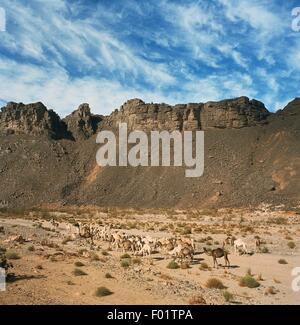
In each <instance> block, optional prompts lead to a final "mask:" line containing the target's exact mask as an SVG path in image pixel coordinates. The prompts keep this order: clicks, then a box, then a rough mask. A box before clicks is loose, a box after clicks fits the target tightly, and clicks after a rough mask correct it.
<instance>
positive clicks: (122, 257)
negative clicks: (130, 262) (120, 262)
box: [120, 253, 131, 259]
mask: <svg viewBox="0 0 300 325" xmlns="http://www.w3.org/2000/svg"><path fill="white" fill-rule="evenodd" d="M120 258H121V259H125V258H131V256H130V255H129V254H127V253H126V254H123V255H121V257H120Z"/></svg>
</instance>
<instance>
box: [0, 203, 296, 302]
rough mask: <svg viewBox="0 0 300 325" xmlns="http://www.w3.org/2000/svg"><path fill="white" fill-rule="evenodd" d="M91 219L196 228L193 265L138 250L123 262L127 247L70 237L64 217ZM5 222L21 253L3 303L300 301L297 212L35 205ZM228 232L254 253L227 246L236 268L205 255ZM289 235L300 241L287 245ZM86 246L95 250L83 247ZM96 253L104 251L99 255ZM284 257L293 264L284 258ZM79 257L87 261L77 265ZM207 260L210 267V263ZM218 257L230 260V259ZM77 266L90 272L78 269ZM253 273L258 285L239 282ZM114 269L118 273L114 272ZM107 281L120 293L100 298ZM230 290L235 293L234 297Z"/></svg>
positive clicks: (10, 248)
mask: <svg viewBox="0 0 300 325" xmlns="http://www.w3.org/2000/svg"><path fill="white" fill-rule="evenodd" d="M49 217H55V218H56V219H57V220H59V221H60V222H61V224H60V226H59V228H58V229H54V228H53V227H52V226H51V224H50V223H49V222H48V221H47V220H49ZM92 219H93V220H94V221H97V222H99V223H102V224H103V223H110V224H112V225H114V227H116V228H118V229H122V230H123V231H125V232H129V233H135V234H144V235H146V234H148V235H151V236H152V237H162V236H174V234H177V235H178V234H179V233H183V232H184V231H185V232H191V234H188V235H186V236H191V237H193V238H194V239H195V240H196V251H197V254H196V255H195V257H194V261H193V263H192V264H191V265H190V267H189V268H188V269H181V268H179V269H169V268H167V265H168V263H169V262H170V261H171V259H170V258H168V259H166V258H163V255H162V254H161V253H159V252H158V253H156V254H152V255H151V257H140V258H139V259H134V257H132V259H131V260H130V261H131V264H130V266H129V267H127V268H124V267H122V266H121V255H122V254H123V252H121V251H112V250H109V244H108V243H106V242H97V248H96V249H95V250H92V251H90V244H89V243H88V242H87V240H85V239H83V238H76V239H75V240H72V241H67V242H66V241H64V239H66V238H68V232H67V230H66V228H65V226H64V221H65V222H69V221H70V220H73V221H74V220H92ZM0 226H3V227H4V233H0V245H1V246H2V247H5V248H6V249H7V252H10V253H11V252H14V253H17V254H18V256H19V259H10V262H12V263H13V268H12V269H10V272H12V273H14V275H13V276H10V277H9V278H8V283H7V290H6V291H5V292H0V304H116V305H120V304H171V305H175V304H189V303H193V302H194V303H197V302H198V303H199V302H200V301H202V302H203V301H205V302H206V304H236V305H238V304H300V292H294V291H293V290H292V287H291V283H292V280H293V277H292V275H291V271H292V269H293V268H295V267H299V266H300V238H299V235H300V215H299V214H297V213H294V212H282V211H276V210H275V211H269V210H267V209H256V210H255V211H254V210H251V211H247V210H219V211H200V212H199V211H192V212H191V211H173V212H170V211H166V212H163V211H160V212H157V213H156V214H153V213H152V212H151V213H150V212H145V211H143V212H141V211H127V210H124V211H122V210H113V211H109V212H103V211H97V212H95V211H88V212H85V213H82V212H81V213H80V214H79V213H77V214H76V213H74V211H73V210H72V211H70V212H66V211H64V212H61V211H54V212H53V211H52V212H47V213H45V212H37V211H33V212H30V213H26V214H24V215H22V216H20V215H8V214H2V215H1V216H0ZM186 229H189V230H190V231H186ZM228 234H231V235H234V236H236V237H239V238H243V240H245V242H247V244H248V246H249V248H250V250H251V251H252V253H253V254H252V255H247V254H246V255H239V254H237V255H236V254H234V252H233V250H232V247H228V250H229V251H230V255H229V260H230V262H231V267H230V268H229V269H225V268H224V267H219V268H218V269H216V268H213V267H212V266H213V264H212V258H211V257H210V256H207V255H205V254H203V247H221V244H222V241H223V240H224V239H225V238H226V236H227V235H228ZM12 235H22V236H23V238H25V239H26V242H24V243H17V242H7V241H6V240H7V239H8V238H9V237H10V236H12ZM257 235H258V236H260V238H261V239H262V240H263V242H264V243H263V245H262V250H263V251H264V253H263V252H257V251H255V239H254V236H257ZM290 242H293V243H294V244H295V247H294V248H290V247H289V246H288V245H290V244H288V243H290ZM84 249H86V250H87V252H88V253H83V250H84ZM95 254H96V255H97V257H98V258H95V257H93V256H95ZM280 259H284V260H285V261H286V263H287V264H280V263H279V262H278V261H279V260H280ZM78 261H80V262H82V263H83V264H84V265H83V266H81V267H76V266H75V265H74V263H75V262H78ZM204 263H206V264H207V266H208V268H204V267H203V266H205V264H204ZM219 263H220V264H222V265H224V260H223V259H220V260H219ZM201 266H202V267H201ZM75 268H79V269H82V270H83V271H84V272H85V273H86V275H80V276H76V275H74V274H73V272H74V269H75ZM247 272H250V273H251V274H252V276H253V277H254V278H255V279H257V280H258V282H259V284H260V286H259V287H257V288H248V287H242V286H240V278H241V277H243V276H244V275H245V274H246V273H247ZM107 273H109V274H110V275H111V276H112V278H107ZM210 278H217V279H219V280H221V281H222V283H223V285H224V286H225V287H226V289H213V288H208V287H207V285H206V283H207V281H208V280H209V279H210ZM102 286H104V287H106V288H108V289H109V290H110V291H111V292H112V293H113V294H111V295H108V296H105V297H97V296H96V295H95V292H96V289H97V288H99V287H102ZM224 291H227V292H230V293H231V295H232V296H231V298H230V299H229V301H226V300H225V298H224ZM199 297H200V298H203V299H204V300H203V299H202V300H199ZM195 298H198V299H195Z"/></svg>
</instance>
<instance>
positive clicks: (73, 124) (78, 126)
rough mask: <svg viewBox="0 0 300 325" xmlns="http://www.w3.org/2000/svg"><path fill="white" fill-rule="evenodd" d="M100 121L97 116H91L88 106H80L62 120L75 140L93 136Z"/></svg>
mask: <svg viewBox="0 0 300 325" xmlns="http://www.w3.org/2000/svg"><path fill="white" fill-rule="evenodd" d="M101 119H102V118H101V117H100V116H99V115H93V114H91V109H90V106H89V104H81V105H80V106H79V107H78V109H77V110H75V111H74V112H73V113H71V114H70V115H68V116H66V117H65V118H64V122H65V123H66V124H67V127H68V130H69V131H70V132H71V133H72V135H73V137H74V138H75V139H88V138H89V137H90V136H92V135H93V134H95V132H96V130H97V127H98V123H99V122H100V121H101Z"/></svg>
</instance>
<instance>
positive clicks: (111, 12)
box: [0, 0, 300, 116]
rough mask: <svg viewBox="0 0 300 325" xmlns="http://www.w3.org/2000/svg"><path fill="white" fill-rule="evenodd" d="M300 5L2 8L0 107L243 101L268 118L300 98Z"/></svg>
mask: <svg viewBox="0 0 300 325" xmlns="http://www.w3.org/2000/svg"><path fill="white" fill-rule="evenodd" d="M295 7H300V0H295V1H294V0H288V1H287V0H274V1H271V0H209V1H208V0H184V1H183V0H182V1H180V0H148V1H140V0H99V1H96V0H94V1H92V0H64V1H63V0H28V1H23V0H0V8H2V9H3V10H4V11H5V13H6V15H5V16H6V31H0V106H3V105H5V103H6V102H9V101H15V102H23V103H30V102H37V101H41V102H43V103H44V104H45V105H46V106H47V107H48V108H49V109H54V110H55V111H56V112H57V113H58V114H60V115H61V116H65V115H66V114H69V113H71V112H72V111H73V110H75V109H76V108H77V107H78V106H79V104H81V103H85V102H87V103H89V104H90V106H91V109H92V112H94V113H99V114H109V113H110V112H111V111H113V110H114V109H116V108H119V107H120V106H121V105H122V104H123V103H124V102H125V101H126V100H128V99H131V98H141V99H142V100H144V101H146V102H159V103H162V102H164V103H169V104H176V103H189V102H206V101H209V100H221V99H225V98H233V97H238V96H248V97H250V98H256V99H258V100H261V101H263V102H264V103H265V105H266V107H267V108H268V109H269V110H271V111H276V110H277V109H280V108H283V107H284V106H285V105H286V104H287V103H288V102H289V101H290V100H292V99H293V98H294V97H299V96H300V94H299V93H300V87H299V84H300V31H299V32H296V31H294V30H293V29H292V27H291V26H292V20H293V19H294V18H293V17H292V14H291V12H292V9H293V8H295Z"/></svg>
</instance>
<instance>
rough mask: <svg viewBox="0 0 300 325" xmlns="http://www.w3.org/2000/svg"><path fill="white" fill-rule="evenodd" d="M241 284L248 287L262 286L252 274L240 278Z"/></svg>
mask: <svg viewBox="0 0 300 325" xmlns="http://www.w3.org/2000/svg"><path fill="white" fill-rule="evenodd" d="M240 286H241V287H248V288H257V287H259V286H260V284H259V282H257V281H256V280H255V279H254V278H253V276H252V275H249V274H246V275H245V276H244V277H242V278H241V279H240Z"/></svg>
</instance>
